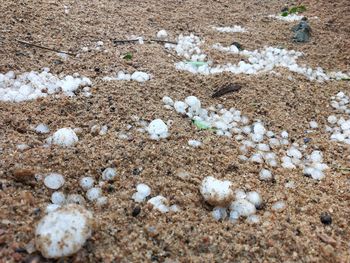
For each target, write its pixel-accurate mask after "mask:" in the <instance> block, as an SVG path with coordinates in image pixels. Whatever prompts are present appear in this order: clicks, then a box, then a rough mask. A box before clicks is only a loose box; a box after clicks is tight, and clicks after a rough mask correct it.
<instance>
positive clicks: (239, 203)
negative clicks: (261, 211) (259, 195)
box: [230, 199, 256, 217]
mask: <svg viewBox="0 0 350 263" xmlns="http://www.w3.org/2000/svg"><path fill="white" fill-rule="evenodd" d="M230 209H231V210H232V211H236V212H237V213H238V214H239V215H240V216H244V217H247V216H250V215H253V214H255V212H256V208H255V205H253V204H252V203H251V202H249V201H248V200H245V199H239V200H236V201H234V202H232V204H231V206H230Z"/></svg>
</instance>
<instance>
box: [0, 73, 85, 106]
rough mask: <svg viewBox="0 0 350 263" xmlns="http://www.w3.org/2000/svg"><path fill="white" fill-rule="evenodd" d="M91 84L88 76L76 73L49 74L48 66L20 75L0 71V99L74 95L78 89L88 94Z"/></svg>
mask: <svg viewBox="0 0 350 263" xmlns="http://www.w3.org/2000/svg"><path fill="white" fill-rule="evenodd" d="M91 85H92V82H91V80H90V79H89V78H87V77H83V76H80V75H79V74H78V73H75V74H73V75H67V76H64V75H60V76H57V75H53V74H51V73H50V69H49V68H44V69H43V71H42V72H40V73H39V72H36V71H31V72H25V73H23V74H20V75H16V73H15V72H14V71H9V72H7V73H6V74H1V73H0V101H6V102H22V101H28V100H35V99H37V98H40V97H47V96H49V95H53V94H58V93H62V94H64V95H66V96H75V93H74V92H76V91H77V90H78V89H81V90H82V91H83V94H84V95H85V96H90V95H91V93H90V86H91Z"/></svg>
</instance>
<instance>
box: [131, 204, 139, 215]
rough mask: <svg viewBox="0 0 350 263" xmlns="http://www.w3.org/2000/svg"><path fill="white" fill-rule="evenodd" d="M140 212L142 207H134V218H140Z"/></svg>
mask: <svg viewBox="0 0 350 263" xmlns="http://www.w3.org/2000/svg"><path fill="white" fill-rule="evenodd" d="M140 212H141V207H139V206H136V207H134V209H133V210H132V214H131V215H132V216H133V217H136V216H138V215H139V214H140Z"/></svg>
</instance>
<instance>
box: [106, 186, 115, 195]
mask: <svg viewBox="0 0 350 263" xmlns="http://www.w3.org/2000/svg"><path fill="white" fill-rule="evenodd" d="M114 191H115V188H114V186H113V185H109V186H108V188H107V192H108V193H113V192H114Z"/></svg>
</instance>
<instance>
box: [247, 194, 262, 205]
mask: <svg viewBox="0 0 350 263" xmlns="http://www.w3.org/2000/svg"><path fill="white" fill-rule="evenodd" d="M246 199H247V200H248V201H249V202H251V203H252V204H253V205H255V208H259V207H260V206H261V204H262V198H261V196H260V194H259V193H258V192H255V191H252V192H248V193H247V197H246Z"/></svg>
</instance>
